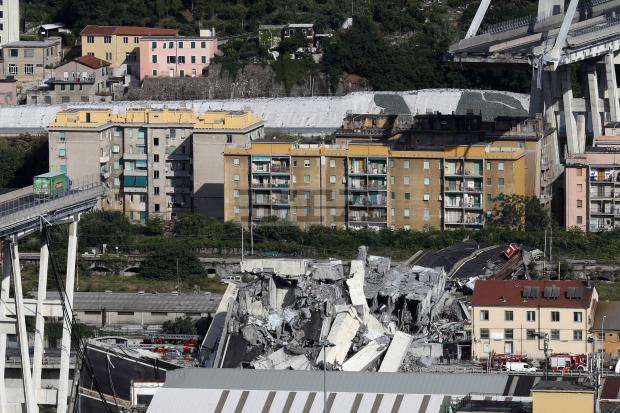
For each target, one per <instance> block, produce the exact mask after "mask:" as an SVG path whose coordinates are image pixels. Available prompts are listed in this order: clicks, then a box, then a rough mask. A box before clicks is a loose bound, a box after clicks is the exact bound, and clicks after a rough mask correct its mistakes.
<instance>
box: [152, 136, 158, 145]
mask: <svg viewBox="0 0 620 413" xmlns="http://www.w3.org/2000/svg"><path fill="white" fill-rule="evenodd" d="M153 146H159V138H153Z"/></svg>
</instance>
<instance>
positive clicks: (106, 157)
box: [99, 152, 110, 163]
mask: <svg viewBox="0 0 620 413" xmlns="http://www.w3.org/2000/svg"><path fill="white" fill-rule="evenodd" d="M109 161H110V153H109V152H108V153H104V154H101V155H99V163H108V162H109Z"/></svg>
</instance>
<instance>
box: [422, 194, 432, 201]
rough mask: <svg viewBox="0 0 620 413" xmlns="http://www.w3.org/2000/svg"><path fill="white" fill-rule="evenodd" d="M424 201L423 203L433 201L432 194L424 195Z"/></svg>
mask: <svg viewBox="0 0 620 413" xmlns="http://www.w3.org/2000/svg"><path fill="white" fill-rule="evenodd" d="M422 200H423V201H430V200H431V195H430V194H424V195H422Z"/></svg>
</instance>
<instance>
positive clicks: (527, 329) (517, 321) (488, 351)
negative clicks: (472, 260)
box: [472, 280, 598, 360]
mask: <svg viewBox="0 0 620 413" xmlns="http://www.w3.org/2000/svg"><path fill="white" fill-rule="evenodd" d="M597 302H598V293H597V291H596V289H595V288H594V287H590V286H587V285H586V284H585V283H582V282H581V281H573V280H566V281H549V280H478V281H477V282H476V285H475V288H474V293H473V296H472V307H473V312H472V359H474V360H486V359H488V358H489V357H491V356H492V354H522V355H527V356H528V357H529V358H530V359H543V358H544V357H545V355H544V336H545V335H546V336H547V338H548V340H549V352H550V353H569V354H588V353H590V352H592V351H593V350H594V349H593V344H592V343H590V342H588V338H589V337H590V336H591V333H590V329H591V327H592V322H593V320H594V311H595V309H596V305H597Z"/></svg>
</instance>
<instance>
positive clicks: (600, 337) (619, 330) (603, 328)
mask: <svg viewBox="0 0 620 413" xmlns="http://www.w3.org/2000/svg"><path fill="white" fill-rule="evenodd" d="M618 314H620V301H602V302H600V303H598V305H597V306H596V316H595V318H594V323H593V324H592V328H591V329H590V331H592V333H593V334H595V338H596V343H597V349H598V348H601V347H602V348H603V351H604V352H605V353H607V354H609V356H610V357H611V358H613V359H617V358H620V320H618ZM601 344H602V346H601Z"/></svg>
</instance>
